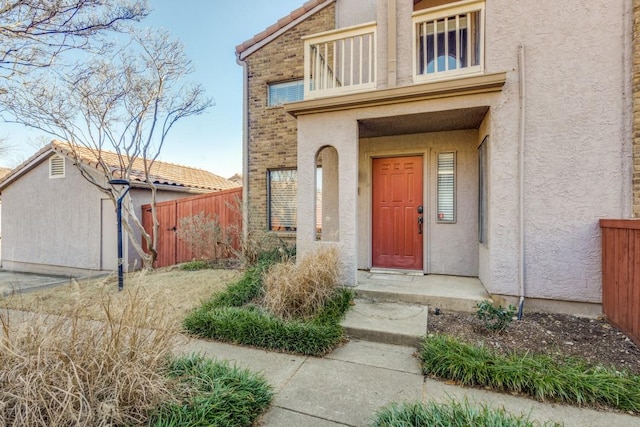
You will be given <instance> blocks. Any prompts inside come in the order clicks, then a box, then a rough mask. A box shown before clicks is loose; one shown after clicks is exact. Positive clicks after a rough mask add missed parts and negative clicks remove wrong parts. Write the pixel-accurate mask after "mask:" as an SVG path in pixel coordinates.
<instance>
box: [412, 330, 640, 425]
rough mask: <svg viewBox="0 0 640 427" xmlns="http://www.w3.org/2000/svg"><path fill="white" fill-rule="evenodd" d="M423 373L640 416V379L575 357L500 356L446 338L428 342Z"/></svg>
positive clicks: (423, 361)
mask: <svg viewBox="0 0 640 427" xmlns="http://www.w3.org/2000/svg"><path fill="white" fill-rule="evenodd" d="M420 358H421V359H422V372H423V373H424V374H425V375H433V376H435V377H438V378H445V379H448V380H453V381H456V382H458V383H459V384H461V385H465V386H471V387H483V388H487V389H490V390H497V391H503V392H508V393H519V394H526V395H529V396H530V397H532V398H534V399H537V400H540V401H557V402H566V403H569V404H574V405H578V406H585V405H586V406H595V407H602V406H606V407H610V408H614V409H618V410H622V411H629V412H634V413H638V412H640V376H638V375H632V374H629V373H628V372H624V371H622V372H620V371H616V370H615V369H613V368H607V367H603V366H591V365H588V364H587V363H586V362H585V361H583V360H581V359H577V358H567V359H561V360H557V359H554V358H551V357H549V356H546V355H539V354H530V353H526V354H519V353H510V354H507V355H501V354H498V353H497V352H496V351H493V350H491V349H488V348H486V347H484V346H475V345H470V344H466V343H463V342H460V341H458V340H457V339H455V338H453V337H449V336H447V335H439V334H436V335H433V336H429V337H427V338H425V340H424V342H423V344H422V349H421V351H420Z"/></svg>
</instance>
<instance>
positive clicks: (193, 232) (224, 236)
mask: <svg viewBox="0 0 640 427" xmlns="http://www.w3.org/2000/svg"><path fill="white" fill-rule="evenodd" d="M238 233H239V231H238V227H236V226H226V227H223V226H222V225H221V224H220V221H219V219H218V216H217V215H211V214H209V213H208V214H205V212H204V211H202V212H200V213H198V214H196V215H192V216H189V217H185V218H181V219H180V224H179V226H178V230H177V235H178V238H179V239H180V240H182V241H183V242H185V243H186V244H187V246H188V247H189V250H190V251H191V253H192V254H193V257H194V258H195V259H200V260H203V261H209V262H214V261H220V260H225V259H228V258H232V257H234V255H235V254H234V242H236V241H237V240H238V239H239V235H238Z"/></svg>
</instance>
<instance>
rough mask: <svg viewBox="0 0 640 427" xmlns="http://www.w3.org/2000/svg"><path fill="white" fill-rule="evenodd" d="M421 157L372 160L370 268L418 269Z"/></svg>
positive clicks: (420, 226)
mask: <svg viewBox="0 0 640 427" xmlns="http://www.w3.org/2000/svg"><path fill="white" fill-rule="evenodd" d="M422 206H423V203H422V156H412V157H390V158H384V159H373V266H374V267H379V268H398V269H407V270H422V242H423V234H422V233H423V230H422V229H423V224H422V223H420V220H421V218H423V217H424V214H422V213H419V209H422Z"/></svg>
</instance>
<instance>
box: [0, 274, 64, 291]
mask: <svg viewBox="0 0 640 427" xmlns="http://www.w3.org/2000/svg"><path fill="white" fill-rule="evenodd" d="M69 280H70V278H69V277H68V276H66V277H65V276H53V275H46V274H31V273H15V272H12V271H5V270H0V297H5V296H7V295H11V294H14V293H21V292H28V291H34V290H40V289H45V288H49V287H53V286H57V285H62V284H66V283H69Z"/></svg>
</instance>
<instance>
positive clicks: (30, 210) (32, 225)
mask: <svg viewBox="0 0 640 427" xmlns="http://www.w3.org/2000/svg"><path fill="white" fill-rule="evenodd" d="M70 148H71V147H70V146H69V145H68V144H66V143H61V142H57V141H54V142H52V143H51V144H49V145H47V146H46V147H44V148H43V149H41V150H40V151H38V152H37V153H36V154H35V155H34V156H32V157H31V158H30V159H28V160H27V161H25V162H24V163H23V164H21V165H20V166H18V167H17V168H16V169H14V170H13V171H12V172H11V173H10V174H8V175H7V176H5V177H4V179H0V195H1V197H2V200H3V203H4V206H3V208H4V212H3V216H2V230H3V236H2V253H1V256H0V258H1V259H2V268H3V269H6V270H11V271H26V272H37V273H54V274H64V275H84V274H91V273H96V272H99V271H113V270H114V269H116V268H117V228H116V214H115V206H114V202H113V201H112V200H111V199H110V198H109V196H108V195H106V194H104V193H102V192H101V191H100V190H99V189H98V188H97V187H95V186H94V185H93V184H91V183H89V182H88V181H87V180H86V179H85V178H84V177H83V176H82V175H81V173H80V170H79V168H78V167H76V166H75V163H76V162H78V161H79V162H82V163H83V164H84V165H85V166H87V167H88V168H85V169H86V170H87V171H89V172H88V173H92V175H93V176H94V178H95V179H96V180H97V181H98V182H102V183H103V184H106V183H105V182H104V181H105V178H104V174H103V173H101V172H100V170H101V167H102V166H100V165H99V164H98V162H97V160H96V156H95V154H93V153H92V152H91V151H89V150H86V149H81V148H77V149H76V150H74V151H75V154H74V152H73V151H72V150H71V149H70ZM101 158H102V161H103V162H104V163H103V164H104V165H106V167H108V168H110V169H111V170H112V171H118V170H120V164H119V161H118V157H117V156H116V155H115V154H114V153H110V152H105V151H103V152H102V153H101ZM92 171H95V173H93V172H92ZM131 176H132V182H131V191H130V194H131V198H132V200H133V204H134V207H135V209H136V215H137V217H138V218H141V210H140V207H141V206H142V205H143V204H147V203H150V201H151V200H150V191H149V189H148V187H146V186H145V183H144V173H143V169H142V160H141V159H139V160H136V161H135V162H134V170H133V171H132V174H131ZM151 176H152V177H153V180H154V182H153V183H154V184H155V185H156V187H157V188H158V192H157V201H158V202H162V201H166V200H174V199H178V198H182V197H188V196H192V195H194V194H199V193H209V192H213V191H220V190H225V189H229V188H234V187H237V185H236V184H234V183H232V182H230V181H228V180H226V179H224V178H222V177H219V176H217V175H215V174H213V173H211V172H207V171H204V170H201V169H195V168H190V167H186V166H179V165H174V164H171V163H166V162H158V161H156V162H155V163H154V165H153V167H152V168H151ZM125 238H126V236H125ZM136 238H137V239H138V241H139V239H140V237H139V236H136ZM126 242H128V240H126ZM125 260H126V262H127V264H128V268H129V269H133V268H136V267H137V268H139V267H140V266H141V263H140V260H139V259H138V257H137V255H136V253H135V251H134V250H133V248H132V247H131V246H130V244H126V245H125Z"/></svg>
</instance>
